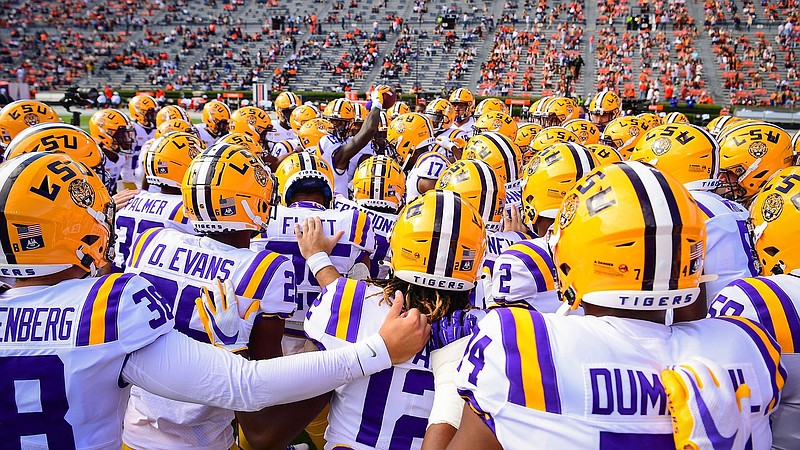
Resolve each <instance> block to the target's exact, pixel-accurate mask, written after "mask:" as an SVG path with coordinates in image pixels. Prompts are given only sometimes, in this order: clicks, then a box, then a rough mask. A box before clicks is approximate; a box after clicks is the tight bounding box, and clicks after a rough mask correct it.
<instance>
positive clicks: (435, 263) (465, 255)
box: [389, 190, 486, 291]
mask: <svg viewBox="0 0 800 450" xmlns="http://www.w3.org/2000/svg"><path fill="white" fill-rule="evenodd" d="M389 245H390V248H391V250H392V269H393V271H394V276H396V277H397V278H400V279H401V280H404V281H407V282H409V283H411V284H415V285H419V286H425V287H428V288H433V289H441V290H447V291H468V290H470V289H472V288H473V287H475V281H476V280H477V278H478V272H479V269H480V266H481V262H482V260H483V255H484V252H485V250H486V230H485V228H484V226H483V220H482V219H481V217H480V215H479V214H478V212H477V211H476V210H475V208H473V207H472V206H471V205H470V204H469V202H467V201H466V200H464V199H462V198H461V196H460V195H458V194H456V193H455V192H451V191H441V190H430V191H428V192H426V193H424V194H423V195H421V196H420V197H417V198H416V199H414V200H413V201H412V202H411V203H409V204H408V205H406V207H405V208H404V209H403V210H402V211H401V212H400V214H399V215H398V217H397V222H396V223H395V224H394V228H393V229H392V236H391V238H390V240H389Z"/></svg>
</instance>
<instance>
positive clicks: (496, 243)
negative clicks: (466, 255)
mask: <svg viewBox="0 0 800 450" xmlns="http://www.w3.org/2000/svg"><path fill="white" fill-rule="evenodd" d="M525 239H530V236H527V235H525V233H520V232H519V231H487V232H486V254H485V255H484V257H483V267H484V268H486V270H484V272H487V271H488V273H489V275H491V274H492V271H493V270H494V262H495V260H496V259H497V257H498V256H500V254H501V253H503V252H504V251H506V250H507V249H508V247H511V246H512V245H514V244H515V243H517V242H519V241H523V240H525Z"/></svg>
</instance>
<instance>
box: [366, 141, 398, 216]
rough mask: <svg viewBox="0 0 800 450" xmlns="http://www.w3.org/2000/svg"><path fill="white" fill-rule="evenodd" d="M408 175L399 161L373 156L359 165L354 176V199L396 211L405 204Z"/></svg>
mask: <svg viewBox="0 0 800 450" xmlns="http://www.w3.org/2000/svg"><path fill="white" fill-rule="evenodd" d="M405 195H406V177H405V175H404V174H403V169H401V168H400V165H399V164H397V161H395V160H393V159H392V158H389V157H388V156H381V155H378V156H372V157H370V158H368V159H366V160H364V161H363V162H362V163H361V164H359V165H358V168H357V169H356V173H355V175H354V176H353V200H354V201H355V202H356V203H358V204H359V205H361V206H364V207H367V208H379V209H387V210H390V211H392V212H396V211H398V210H399V209H400V207H401V206H403V199H404V198H405Z"/></svg>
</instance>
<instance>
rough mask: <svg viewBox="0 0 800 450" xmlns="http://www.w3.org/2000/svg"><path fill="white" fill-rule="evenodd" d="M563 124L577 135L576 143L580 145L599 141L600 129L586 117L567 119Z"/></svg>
mask: <svg viewBox="0 0 800 450" xmlns="http://www.w3.org/2000/svg"><path fill="white" fill-rule="evenodd" d="M563 126H564V128H566V129H568V130H569V131H572V132H573V133H574V134H575V136H577V137H578V143H579V144H581V145H584V146H586V145H591V144H597V143H598V142H600V130H598V129H597V127H596V126H595V125H594V124H593V123H592V122H589V121H588V120H586V119H572V120H568V121H566V122H565V123H564V125H563Z"/></svg>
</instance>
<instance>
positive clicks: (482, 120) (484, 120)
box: [473, 111, 517, 140]
mask: <svg viewBox="0 0 800 450" xmlns="http://www.w3.org/2000/svg"><path fill="white" fill-rule="evenodd" d="M473 128H474V129H475V132H476V133H485V132H487V131H495V132H497V133H500V134H502V135H503V136H505V137H507V138H509V139H512V140H513V139H516V137H517V123H516V122H514V119H512V118H511V116H509V115H508V114H506V113H504V112H501V111H489V112H487V113H485V114H483V115H482V116H480V117H479V118H478V120H476V121H475V124H474V125H473Z"/></svg>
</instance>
